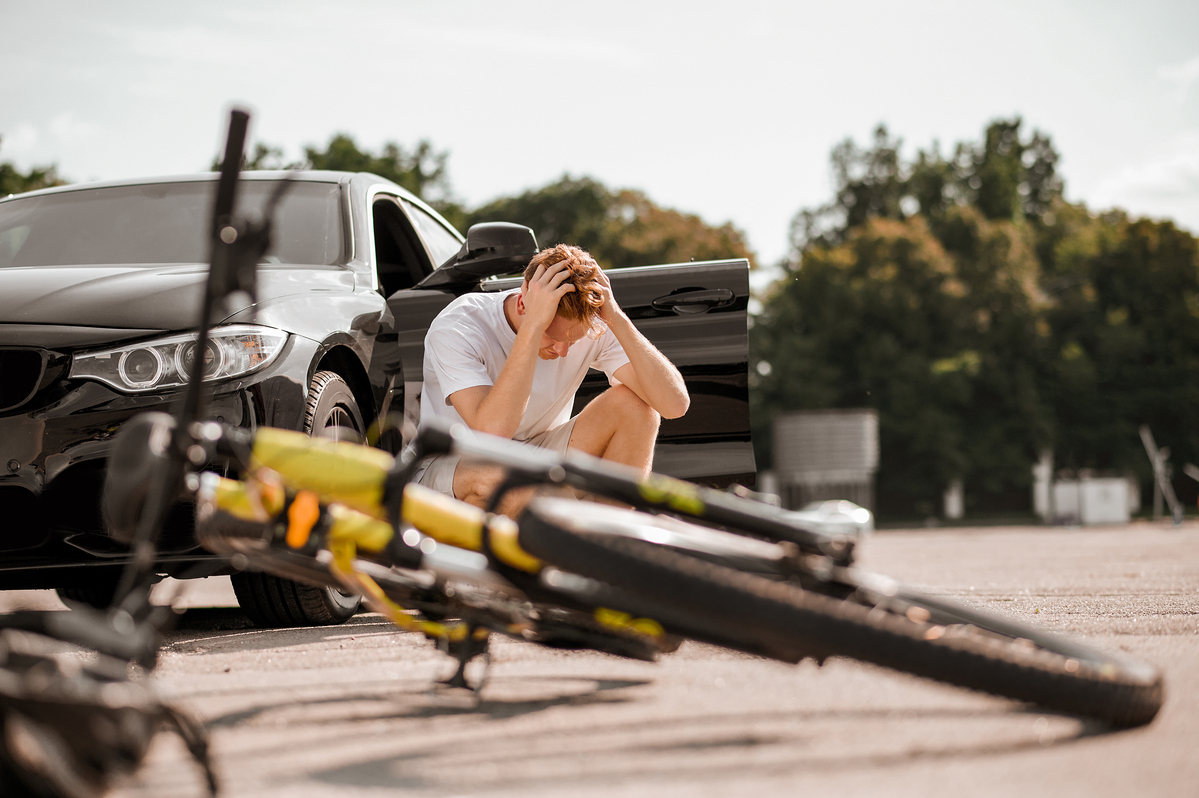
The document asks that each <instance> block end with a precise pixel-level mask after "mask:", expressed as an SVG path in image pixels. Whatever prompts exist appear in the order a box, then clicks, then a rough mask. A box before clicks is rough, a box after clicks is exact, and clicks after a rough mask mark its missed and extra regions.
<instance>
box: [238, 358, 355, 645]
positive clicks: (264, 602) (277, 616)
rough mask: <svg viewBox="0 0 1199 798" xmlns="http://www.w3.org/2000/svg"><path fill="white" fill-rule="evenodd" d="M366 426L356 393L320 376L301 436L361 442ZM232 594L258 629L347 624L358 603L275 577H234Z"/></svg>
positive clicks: (251, 574) (335, 378) (334, 379)
mask: <svg viewBox="0 0 1199 798" xmlns="http://www.w3.org/2000/svg"><path fill="white" fill-rule="evenodd" d="M364 429H365V425H364V424H363V421H362V412H361V411H360V410H359V409H358V402H357V401H356V400H355V399H354V392H353V391H351V390H350V386H349V385H347V384H346V382H345V380H343V379H342V378H341V376H340V375H338V374H336V373H334V372H332V371H318V372H317V373H316V375H315V376H314V377H313V378H312V385H311V386H310V388H309V390H308V404H307V407H306V408H305V413H304V431H305V432H307V433H308V434H309V435H319V436H321V437H331V438H335V439H337V440H347V439H353V440H360V439H361V438H362V433H363V431H364ZM231 581H232V582H233V591H234V593H236V594H237V602H238V604H239V605H241V608H242V611H243V612H245V613H246V615H247V616H249V618H250V620H251V621H253V622H254V624H255V625H256V626H261V627H267V628H273V627H280V626H330V625H333V624H339V623H345V621H347V620H348V619H349V618H351V617H353V615H354V613H356V612H357V611H358V605H359V604H360V602H361V599H360V598H359V597H358V596H356V595H354V594H352V593H345V592H342V591H340V590H337V589H335V588H331V587H313V586H312V585H305V584H302V583H300V582H293V581H292V580H290V579H283V578H282V577H278V576H274V575H273V574H264V573H255V572H249V571H246V572H243V573H239V574H234V575H233V576H232V579H231Z"/></svg>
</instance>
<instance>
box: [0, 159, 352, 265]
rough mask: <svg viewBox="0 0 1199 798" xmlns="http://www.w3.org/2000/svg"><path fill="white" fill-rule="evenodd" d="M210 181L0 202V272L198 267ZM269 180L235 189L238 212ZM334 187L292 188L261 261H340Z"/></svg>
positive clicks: (266, 190)
mask: <svg viewBox="0 0 1199 798" xmlns="http://www.w3.org/2000/svg"><path fill="white" fill-rule="evenodd" d="M216 185H217V184H216V181H200V182H190V183H149V184H145V185H137V186H115V187H112V188H90V189H84V190H81V191H67V192H62V193H55V194H46V195H42V196H36V197H28V198H20V197H18V198H16V199H13V200H10V201H8V202H4V203H0V268H3V267H8V266H75V265H91V264H97V265H99V264H163V263H206V262H207V261H208V249H209V244H208V241H209V238H208V225H209V219H210V216H211V214H212V202H213V192H214V191H215V190H216ZM277 185H278V183H277V182H276V181H265V180H247V181H244V182H242V183H241V187H240V189H239V197H238V208H239V211H241V212H245V211H252V210H255V209H260V208H262V207H263V206H264V205H265V204H266V201H267V198H268V197H269V196H270V193H271V192H272V191H273V190H274V188H275V187H276V186H277ZM340 194H341V192H340V188H339V186H337V185H335V184H332V183H312V182H297V183H296V184H295V185H293V186H291V188H290V189H289V190H288V193H287V195H286V196H285V198H284V199H283V201H282V203H280V205H279V208H278V210H277V211H276V213H275V225H274V228H273V236H272V239H273V245H272V247H271V249H270V251H269V252H268V253H267V257H266V258H265V260H266V261H268V262H272V263H297V264H312V265H324V266H328V265H333V264H336V263H340V262H342V260H343V259H344V255H343V250H342V241H343V236H342V229H341V228H342V214H341V209H340V203H339V198H340Z"/></svg>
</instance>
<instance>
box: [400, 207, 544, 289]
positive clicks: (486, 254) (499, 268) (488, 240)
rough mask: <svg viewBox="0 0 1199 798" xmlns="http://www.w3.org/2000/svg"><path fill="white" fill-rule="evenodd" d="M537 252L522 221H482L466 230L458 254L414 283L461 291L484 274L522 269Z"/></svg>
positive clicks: (476, 283)
mask: <svg viewBox="0 0 1199 798" xmlns="http://www.w3.org/2000/svg"><path fill="white" fill-rule="evenodd" d="M536 254H537V237H536V236H535V235H533V231H532V230H530V229H529V228H527V227H525V226H524V225H519V224H511V223H510V222H483V223H481V224H476V225H472V226H471V228H470V230H467V231H466V243H465V244H463V245H462V249H460V250H458V254H456V255H454V257H453V258H451V259H450V260H449V261H447V262H446V263H445V264H443V265H442V266H441V268H439V269H437V270H436V271H434V272H433V273H432V274H430V275H429V276H428V277H426V278H425V279H423V280H421V281H420V283H418V284H417V286H416V287H417V288H436V289H439V290H443V291H447V290H448V291H453V292H455V293H461V292H463V291H467V290H470V289H471V288H473V287H475V286H476V285H478V284H479V283H480V282H482V281H483V280H484V279H485V278H487V277H495V276H497V275H501V274H512V273H514V272H520V271H524V268H525V267H526V266H528V265H529V261H530V260H531V259H532V257H533V256H534V255H536Z"/></svg>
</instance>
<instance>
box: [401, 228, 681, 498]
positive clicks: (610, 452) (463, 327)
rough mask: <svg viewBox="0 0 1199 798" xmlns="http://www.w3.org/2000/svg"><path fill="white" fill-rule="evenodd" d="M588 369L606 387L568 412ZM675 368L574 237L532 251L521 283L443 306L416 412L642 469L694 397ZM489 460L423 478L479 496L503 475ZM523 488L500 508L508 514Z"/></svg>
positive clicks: (437, 466)
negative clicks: (667, 426)
mask: <svg viewBox="0 0 1199 798" xmlns="http://www.w3.org/2000/svg"><path fill="white" fill-rule="evenodd" d="M589 368H595V369H598V370H600V371H603V372H604V373H605V374H607V375H608V381H609V384H610V386H611V387H609V388H608V390H606V391H605V392H604V393H602V394H600V395H599V396H597V397H596V398H595V399H593V400H592V401H591V402H589V403H588V404H587V406H586V407H584V408H583V410H582V412H580V413H579V414H578V415H577V416H575V417H573V418H572V417H571V415H570V413H571V410H572V408H573V406H574V398H575V391H577V390H578V388H579V385H581V384H582V382H583V377H584V376H585V375H586V374H587V370H588V369H589ZM690 401H691V400H690V397H689V396H688V395H687V388H686V386H685V385H684V383H683V378H682V375H680V374H679V371H678V369H676V368H675V367H674V365H673V364H672V363H671V362H670V361H669V360H667V359H666V357H665V356H664V355H663V354H662V353H661V352H659V351H658V350H657V348H655V347H654V345H653V344H651V343H650V342H649V341H648V340H646V338H645V336H643V335H642V334H641V333H640V331H638V330H637V328H636V327H635V326H633V323H632V322H631V321H629V317H628V316H626V315H625V314H624V312H623V311H622V310H621V309H620V306H619V305H617V303H616V299H615V298H614V297H613V296H612V285H611V283H610V282H609V280H608V276H607V275H606V274H604V272H603V270H602V269H600V268H599V266H598V265H597V264H596V262H595V260H594V259H593V258H592V257H591V255H589V254H588V253H587V252H586V251H584V250H582V249H580V248H579V247H575V246H569V245H566V244H559V245H558V246H556V247H553V248H552V249H546V250H542V251H541V252H539V253H538V254H537V255H535V256H534V257H533V259H532V261H531V262H530V263H529V265H528V267H527V268H526V269H525V273H524V281H523V283H522V284H521V287H520V288H519V289H514V290H512V291H508V292H505V293H472V294H466V295H465V296H461V297H459V298H457V299H455V300H454V301H453V302H451V303H450V304H449V305H447V306H446V308H445V309H444V310H442V312H441V313H440V314H439V315H438V316H437V318H436V319H434V320H433V323H432V324H431V325H430V326H429V331H428V333H427V334H426V336H425V364H424V392H423V394H422V396H421V418H422V419H430V418H443V419H447V420H450V421H455V422H463V423H465V424H466V425H467V426H468V427H470V428H471V429H474V430H478V431H480V432H487V433H491V434H493V435H500V436H502V437H505V438H511V439H513V440H517V441H523V442H526V443H530V444H533V445H535V446H541V447H544V448H547V449H552V450H554V451H557V452H559V453H565V451H566V449H567V448H568V447H569V448H571V449H577V450H579V451H583V452H586V453H588V454H592V455H595V456H597V457H602V458H604V459H605V460H612V461H614V462H617V463H623V464H625V465H629V466H632V467H634V468H636V469H637V470H639V471H640V472H641V473H642V475H646V474H648V473H649V471H650V467H651V465H652V463H653V456H654V440H655V439H656V438H657V434H658V423H659V420H660V419H661V418H662V417H666V418H677V417H679V416H681V415H683V413H685V412H687V407H688V406H689V404H690ZM502 476H503V472H502V471H501V470H500V469H498V468H496V467H494V466H485V465H480V464H471V463H466V462H459V461H458V458H457V457H456V456H453V455H446V456H442V457H438V458H435V459H433V460H431V461H430V462H429V463H428V465H427V466H425V468H424V471H423V472H418V475H417V481H419V482H420V483H421V484H423V485H426V486H428V487H431V488H433V489H434V490H438V491H441V492H442V493H447V494H452V495H453V496H455V497H457V498H459V499H462V500H464V501H468V502H470V503H472V504H475V505H477V506H480V507H481V506H483V505H484V504H485V503H486V502H487V500H488V499H489V498H490V496H491V493H492V491H493V490H494V489H495V487H496V486H497V485H498V484H499V482H500V480H501V479H502ZM526 500H527V494H525V495H522V496H513V498H512V500H511V501H507V502H505V503H504V504H501V506H500V510H501V511H502V512H505V513H506V514H508V515H512V516H515V514H516V513H517V512H519V510H520V509H521V507H522V506H523V504H524V502H525V501H526Z"/></svg>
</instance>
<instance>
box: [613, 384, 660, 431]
mask: <svg viewBox="0 0 1199 798" xmlns="http://www.w3.org/2000/svg"><path fill="white" fill-rule="evenodd" d="M606 394H612V401H613V404H614V405H615V411H616V413H617V414H618V417H619V418H620V420H621V424H622V425H623V424H629V425H631V426H633V427H635V428H636V429H637V430H638V431H639V432H641V431H645V430H648V431H650V432H653V433H657V431H658V424H659V423H660V422H661V421H662V417H661V416H660V415H658V411H657V410H654V409H653V408H652V407H650V406H649V404H648V403H647V402H646V401H645V400H644V399H642V398H641V397H640V396H638V395H637V394H635V393H633V391H632V390H630V389H629V388H627V387H626V386H624V385H616V386H614V387H612V388H610V389H609V390H608V391H607V392H606Z"/></svg>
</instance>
